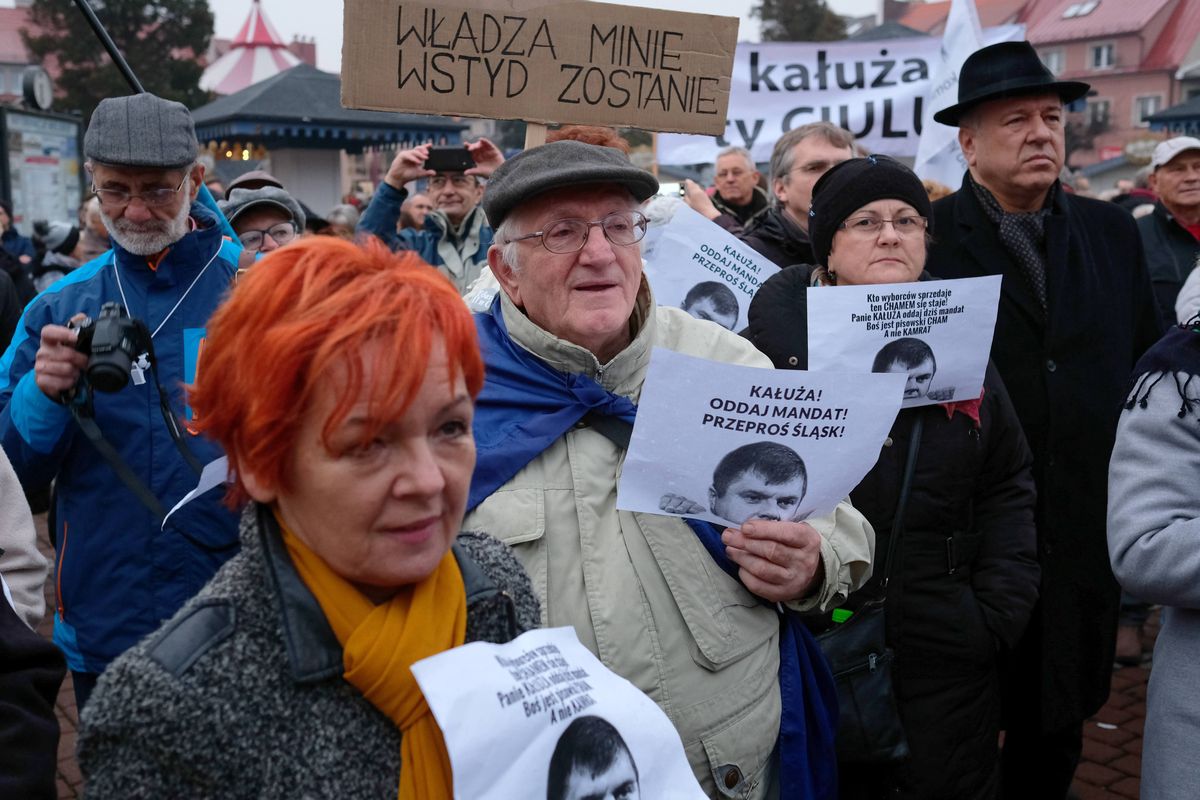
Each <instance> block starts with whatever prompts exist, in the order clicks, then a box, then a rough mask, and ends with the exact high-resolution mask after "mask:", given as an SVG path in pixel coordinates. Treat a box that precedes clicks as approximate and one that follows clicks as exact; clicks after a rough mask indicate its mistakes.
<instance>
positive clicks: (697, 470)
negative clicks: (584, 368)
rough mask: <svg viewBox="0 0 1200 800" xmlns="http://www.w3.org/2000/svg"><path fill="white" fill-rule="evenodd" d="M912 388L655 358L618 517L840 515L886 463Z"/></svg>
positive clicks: (664, 355) (855, 377)
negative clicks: (882, 454)
mask: <svg viewBox="0 0 1200 800" xmlns="http://www.w3.org/2000/svg"><path fill="white" fill-rule="evenodd" d="M904 382H905V376H903V375H898V374H872V373H869V372H868V373H857V374H848V373H845V372H820V373H818V372H801V371H798V370H772V369H757V368H754V367H743V366H738V365H735V364H722V363H718V362H714V361H708V360H705V359H702V358H695V357H692V356H685V355H682V354H680V353H675V352H672V351H670V350H665V349H662V348H656V349H655V350H654V353H653V354H652V356H651V360H650V366H649V369H648V371H647V373H646V381H645V384H644V386H643V387H642V395H641V400H640V401H639V402H638V413H637V420H636V422H635V424H634V427H633V437H632V439H631V441H630V444H629V451H628V454H627V455H626V457H625V465H624V467H623V468H622V473H621V480H620V483H619V485H618V487H617V508H619V509H622V510H624V511H641V512H647V513H652V514H671V515H674V516H682V517H695V518H697V519H704V520H708V521H709V522H713V523H716V524H718V525H723V526H728V525H741V524H742V523H743V522H745V521H746V520H748V519H778V520H803V519H807V518H808V517H810V516H812V515H814V514H824V513H827V512H829V511H832V510H833V508H834V506H836V505H837V504H838V503H839V502H840V501H841V500H842V499H843V498H845V497H846V495H848V494H849V493H850V490H851V489H853V488H854V487H855V486H857V485H858V482H859V481H861V480H862V478H863V476H864V475H866V474H867V472H868V471H869V470H870V469H871V467H872V466H874V464H875V462H876V460H877V459H878V458H879V450H880V448H881V447H882V446H883V440H884V439H885V438H886V437H887V435H888V431H890V430H891V427H892V422H893V421H894V420H895V418H896V414H897V413H898V412H899V410H900V400H901V396H902V395H903V392H904Z"/></svg>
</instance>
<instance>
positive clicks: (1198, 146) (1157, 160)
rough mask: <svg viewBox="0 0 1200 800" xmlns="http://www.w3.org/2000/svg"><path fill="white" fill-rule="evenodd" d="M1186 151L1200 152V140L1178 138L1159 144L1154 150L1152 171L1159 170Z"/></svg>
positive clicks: (1184, 137)
mask: <svg viewBox="0 0 1200 800" xmlns="http://www.w3.org/2000/svg"><path fill="white" fill-rule="evenodd" d="M1185 150H1200V139H1197V138H1196V137H1194V136H1176V137H1175V138H1174V139H1167V140H1166V141H1165V142H1159V143H1158V146H1157V147H1155V148H1154V157H1153V158H1151V159H1150V169H1152V170H1157V169H1158V168H1159V167H1161V166H1163V165H1164V164H1166V163H1167V162H1169V161H1170V160H1171V159H1172V158H1174V157H1175V156H1177V155H1179V154H1180V153H1182V152H1184V151H1185Z"/></svg>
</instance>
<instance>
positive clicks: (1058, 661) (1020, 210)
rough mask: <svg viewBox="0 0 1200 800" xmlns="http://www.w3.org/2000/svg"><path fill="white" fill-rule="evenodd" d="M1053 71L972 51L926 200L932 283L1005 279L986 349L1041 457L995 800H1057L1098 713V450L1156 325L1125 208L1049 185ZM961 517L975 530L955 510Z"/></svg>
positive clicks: (1056, 124) (1101, 634) (1102, 548)
mask: <svg viewBox="0 0 1200 800" xmlns="http://www.w3.org/2000/svg"><path fill="white" fill-rule="evenodd" d="M1088 89H1089V87H1088V85H1087V84H1086V83H1078V82H1075V81H1059V80H1056V79H1055V77H1054V76H1053V75H1052V74H1051V73H1050V71H1049V70H1047V69H1046V67H1045V66H1043V65H1042V62H1041V60H1040V59H1039V58H1038V55H1037V52H1036V51H1035V50H1034V49H1033V47H1032V45H1030V44H1029V43H1028V42H1003V43H1001V44H995V45H991V46H989V47H985V48H983V49H982V50H979V51H977V52H975V53H973V54H972V55H971V56H970V57H969V58H968V59H967V60H966V62H965V63H964V64H963V68H962V70H961V72H960V77H959V86H958V99H959V102H958V103H957V104H955V105H953V106H950V107H949V108H945V109H943V110H942V111H939V112H938V113H937V114H935V115H934V119H936V120H937V121H938V122H940V123H942V124H944V125H952V126H957V127H958V129H959V130H958V141H959V145H960V146H961V148H962V152H963V155H964V156H965V157H966V161H967V165H968V168H967V174H966V175H965V176H964V177H963V184H962V188H961V189H960V190H959V191H958V192H956V193H955V194H952V195H950V196H949V197H946V198H943V199H942V200H939V201H938V202H936V203H934V205H933V221H934V229H935V230H937V232H938V235H937V239H936V240H935V242H934V244H933V246H932V247H931V248H930V250H929V260H928V262H927V263H926V265H925V268H926V269H927V270H929V272H931V273H933V274H934V275H937V276H938V277H941V278H966V277H973V276H982V275H1002V276H1003V278H1004V280H1003V282H1002V284H1001V292H1000V308H999V316H998V318H997V321H996V333H995V337H994V339H993V342H992V359H993V361H994V362H995V364H996V367H997V368H998V369H999V370H1000V374H1001V376H1002V377H1003V378H1004V382H1005V383H1006V384H1007V386H1008V390H1009V393H1010V394H1011V396H1012V401H1013V405H1014V406H1015V407H1016V410H1017V416H1018V417H1019V418H1020V420H1021V425H1022V427H1023V428H1024V430H1025V436H1026V438H1027V439H1028V440H1029V446H1030V448H1031V449H1032V450H1033V456H1034V467H1033V472H1034V479H1035V481H1036V482H1037V490H1038V505H1037V526H1038V555H1039V561H1040V563H1041V568H1042V581H1041V597H1040V600H1039V601H1038V605H1037V606H1036V607H1035V608H1034V611H1033V617H1032V619H1031V621H1030V623H1029V627H1028V628H1027V630H1026V632H1025V635H1024V637H1023V638H1022V640H1021V641H1020V642H1018V644H1017V646H1016V647H1015V648H1013V651H1012V652H1010V653H1003V654H1001V657H1002V658H1003V661H1004V663H1006V667H1007V668H1006V670H1005V675H1004V680H1005V684H1006V685H1005V690H1006V691H1005V704H1006V707H1005V709H1004V726H1005V728H1006V731H1007V733H1006V736H1005V740H1004V754H1003V765H1002V782H1003V792H1004V796H1005V797H1011V798H1029V797H1045V798H1051V797H1065V796H1066V794H1067V791H1068V789H1069V787H1070V785H1071V778H1072V775H1073V774H1074V772H1075V766H1076V764H1077V763H1078V760H1079V755H1080V751H1081V747H1082V730H1083V728H1082V726H1083V721H1084V720H1085V719H1087V718H1088V717H1089V716H1091V715H1092V714H1094V713H1095V712H1096V711H1097V710H1099V709H1100V707H1101V706H1102V705H1104V701H1105V699H1106V698H1107V697H1108V690H1109V682H1110V680H1111V677H1112V661H1113V651H1114V642H1115V638H1116V627H1117V605H1118V599H1119V596H1120V592H1119V589H1118V587H1117V582H1116V580H1115V579H1114V578H1113V573H1112V569H1111V567H1110V565H1109V561H1108V547H1107V540H1106V527H1105V526H1106V506H1105V504H1106V497H1107V483H1108V459H1109V454H1110V452H1111V450H1112V446H1113V438H1114V433H1115V430H1116V423H1117V415H1118V411H1119V409H1120V407H1121V403H1122V402H1123V401H1124V400H1125V393H1126V382H1127V380H1128V378H1129V373H1130V370H1131V369H1132V368H1133V365H1134V363H1135V362H1136V361H1137V359H1138V357H1139V356H1140V355H1141V354H1142V352H1143V351H1144V350H1145V349H1146V348H1147V347H1149V346H1150V344H1152V343H1153V342H1154V341H1155V340H1156V339H1157V338H1158V334H1159V317H1158V311H1157V309H1156V307H1155V303H1154V298H1153V295H1152V294H1151V290H1150V282H1149V279H1148V277H1147V271H1146V261H1145V257H1144V255H1143V252H1142V245H1141V240H1140V239H1139V237H1138V232H1137V226H1136V225H1135V224H1134V221H1133V218H1132V217H1130V216H1129V214H1127V213H1126V212H1125V211H1123V210H1122V209H1120V208H1118V207H1117V206H1114V205H1112V204H1111V203H1104V202H1101V201H1098V200H1092V199H1089V198H1085V197H1079V196H1077V195H1073V194H1068V193H1067V192H1066V191H1064V190H1063V188H1062V186H1061V185H1060V184H1059V181H1058V175H1059V172H1060V170H1061V169H1062V166H1063V162H1064V158H1065V155H1064V130H1065V125H1066V110H1065V108H1064V104H1066V103H1070V102H1072V101H1074V100H1077V99H1080V98H1082V97H1083V96H1085V95H1086V94H1087V92H1088ZM964 524H965V525H969V524H971V521H970V520H964Z"/></svg>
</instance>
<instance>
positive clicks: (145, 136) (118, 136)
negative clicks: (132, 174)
mask: <svg viewBox="0 0 1200 800" xmlns="http://www.w3.org/2000/svg"><path fill="white" fill-rule="evenodd" d="M199 149H200V146H199V144H198V143H197V141H196V126H195V124H194V123H193V122H192V115H191V113H190V112H189V111H188V110H187V106H185V105H183V103H176V102H173V101H171V100H164V99H162V98H161V97H157V96H155V95H152V94H149V93H142V94H135V95H130V96H128V97H106V98H105V99H103V100H101V101H100V105H98V106H96V110H95V111H94V112H92V120H91V122H89V123H88V129H87V133H86V134H84V137H83V154H84V155H85V156H86V157H88V158H90V159H91V160H92V161H97V162H99V163H101V164H112V165H114V166H118V167H149V168H154V169H178V168H180V167H186V166H188V165H190V164H191V163H192V162H193V161H195V160H196V154H197V152H198V151H199Z"/></svg>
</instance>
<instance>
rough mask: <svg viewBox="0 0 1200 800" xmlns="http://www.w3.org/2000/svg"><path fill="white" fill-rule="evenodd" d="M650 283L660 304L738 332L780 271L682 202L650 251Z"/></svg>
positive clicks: (659, 230)
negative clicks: (762, 289) (757, 294)
mask: <svg viewBox="0 0 1200 800" xmlns="http://www.w3.org/2000/svg"><path fill="white" fill-rule="evenodd" d="M642 255H643V257H644V258H645V260H646V280H648V281H649V282H650V288H651V289H652V290H653V291H654V299H655V301H656V302H657V303H658V304H659V305H663V306H675V307H676V308H682V309H683V310H684V311H686V312H688V313H689V314H691V315H692V316H693V317H696V318H697V319H706V320H709V321H711V322H715V323H717V324H718V325H720V326H722V327H724V328H728V329H729V330H731V331H734V332H737V331H740V330H742V329H743V328H745V327H746V325H748V324H749V317H748V315H749V313H750V299H751V298H752V297H754V293H755V292H757V291H758V287H760V286H762V285H763V284H764V283H765V282H766V280H767V278H769V277H771V276H772V275H774V274H775V273H776V272H779V267H777V266H775V264H774V263H772V262H771V261H770V260H769V259H767V258H766V257H765V256H763V255H761V254H760V253H758V252H757V251H755V250H754V249H752V248H750V247H749V246H747V245H746V244H743V243H742V241H741V240H740V239H738V238H737V237H736V236H734V235H733V234H731V233H730V232H729V231H727V230H725V229H724V228H722V227H721V226H720V225H718V224H716V223H715V222H713V221H711V220H709V219H708V218H706V217H705V216H704V215H703V214H700V213H699V212H696V211H693V210H692V209H691V208H689V207H688V206H686V205H683V204H682V203H681V204H680V205H679V207H678V208H677V209H675V215H674V216H673V217H671V221H670V222H668V223H667V224H666V225H662V226H659V227H658V228H657V229H656V231H655V239H654V241H652V242H651V245H650V246H648V247H646V248H644V249H643V251H642Z"/></svg>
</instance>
